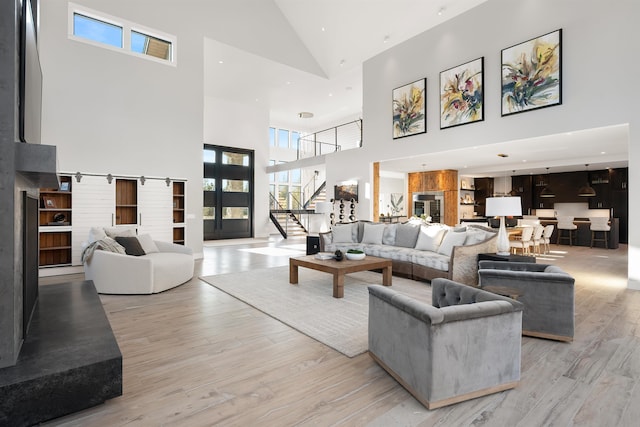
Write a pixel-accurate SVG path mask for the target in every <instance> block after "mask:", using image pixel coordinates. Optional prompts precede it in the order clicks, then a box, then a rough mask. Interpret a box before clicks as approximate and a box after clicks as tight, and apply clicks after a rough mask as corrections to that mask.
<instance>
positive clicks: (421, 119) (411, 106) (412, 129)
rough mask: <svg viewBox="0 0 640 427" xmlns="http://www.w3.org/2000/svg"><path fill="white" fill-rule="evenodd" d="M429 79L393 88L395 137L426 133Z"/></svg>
mask: <svg viewBox="0 0 640 427" xmlns="http://www.w3.org/2000/svg"><path fill="white" fill-rule="evenodd" d="M426 87H427V79H420V80H416V81H415V82H413V83H409V84H408V85H404V86H402V87H399V88H396V89H394V90H393V139H397V138H402V137H405V136H410V135H416V134H418V133H425V132H426V131H427V124H426V102H425V99H426Z"/></svg>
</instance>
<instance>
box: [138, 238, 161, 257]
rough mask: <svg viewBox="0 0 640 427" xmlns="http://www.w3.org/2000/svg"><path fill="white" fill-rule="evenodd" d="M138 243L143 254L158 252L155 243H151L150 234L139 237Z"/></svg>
mask: <svg viewBox="0 0 640 427" xmlns="http://www.w3.org/2000/svg"><path fill="white" fill-rule="evenodd" d="M138 242H140V246H142V250H143V251H144V253H145V254H153V253H156V252H160V250H159V249H158V246H157V245H156V242H154V241H153V239H152V238H151V235H150V234H141V235H139V236H138Z"/></svg>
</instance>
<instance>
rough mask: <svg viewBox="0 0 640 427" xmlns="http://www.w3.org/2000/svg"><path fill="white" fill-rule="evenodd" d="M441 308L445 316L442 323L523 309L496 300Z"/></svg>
mask: <svg viewBox="0 0 640 427" xmlns="http://www.w3.org/2000/svg"><path fill="white" fill-rule="evenodd" d="M439 310H440V311H441V312H442V314H443V316H444V318H443V319H442V323H447V322H458V321H461V320H471V319H477V318H480V317H487V316H496V315H498V314H504V313H511V312H514V311H522V308H519V309H516V308H515V306H514V305H513V304H512V303H510V302H507V301H502V300H494V301H482V302H476V303H473V304H460V305H449V306H447V307H442V308H440V309H439Z"/></svg>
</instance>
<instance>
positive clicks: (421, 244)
mask: <svg viewBox="0 0 640 427" xmlns="http://www.w3.org/2000/svg"><path fill="white" fill-rule="evenodd" d="M446 231H447V230H446V229H445V228H443V227H440V226H437V225H423V226H421V227H420V232H419V233H418V240H417V241H416V249H418V250H421V251H432V252H436V251H437V250H438V247H439V246H440V243H441V242H442V238H443V237H444V235H445V233H446Z"/></svg>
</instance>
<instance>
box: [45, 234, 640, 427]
mask: <svg viewBox="0 0 640 427" xmlns="http://www.w3.org/2000/svg"><path fill="white" fill-rule="evenodd" d="M265 248H271V249H265ZM552 250H553V251H554V252H553V254H552V256H549V257H543V258H544V259H540V260H538V262H549V263H553V264H556V265H559V266H561V267H563V268H564V269H565V270H566V271H568V272H570V273H571V274H573V275H574V277H576V334H575V341H574V342H573V343H561V342H555V341H548V340H542V339H535V338H528V337H523V344H522V378H521V383H520V385H519V386H518V387H517V388H515V389H513V390H510V391H506V392H502V393H498V394H494V395H491V396H486V397H482V398H478V399H475V400H471V401H467V402H463V403H460V404H457V405H453V406H450V407H445V408H441V409H437V410H433V411H428V410H426V409H425V408H424V407H422V406H421V405H420V404H419V403H417V402H416V400H415V399H413V398H412V397H411V396H410V395H409V394H408V393H407V392H406V391H405V390H404V389H403V388H402V387H401V386H399V385H398V384H397V383H396V382H395V381H394V380H393V379H392V378H391V377H390V376H389V375H387V374H386V373H385V372H384V371H383V370H382V369H381V368H380V367H379V366H378V365H377V364H376V363H375V362H374V361H373V360H372V359H371V358H370V357H369V355H368V354H363V355H360V356H358V357H355V358H352V359H349V358H347V357H346V356H343V355H342V354H340V353H338V352H336V351H334V350H332V349H330V348H328V347H326V346H324V345H323V344H320V343H318V342H316V341H314V340H313V339H311V338H309V337H307V336H305V335H302V334H300V333H298V332H297V331H295V330H293V329H291V328H289V327H287V326H285V325H283V324H281V323H280V322H278V321H277V320H274V319H272V318H271V317H269V316H267V315H265V314H263V313H261V312H259V311H257V310H255V309H253V308H252V307H250V306H247V305H246V304H244V303H242V302H240V301H238V300H236V299H234V298H233V297H231V296H229V295H227V294H225V293H223V292H221V291H219V290H217V289H216V288H214V287H212V286H209V285H207V284H206V283H204V282H202V281H200V280H198V279H197V277H198V276H199V275H210V274H220V273H229V272H236V271H244V270H248V269H252V268H263V267H269V266H279V265H286V264H287V262H288V258H289V256H290V255H292V254H294V255H295V254H297V253H300V254H302V252H303V251H304V242H302V241H300V242H287V241H279V242H278V241H269V242H262V243H253V244H243V245H233V246H219V245H214V246H207V247H205V248H204V253H205V258H204V259H203V260H201V261H198V262H197V263H196V278H194V279H193V280H191V281H190V282H189V283H187V284H185V285H183V286H180V287H178V288H176V289H173V290H170V291H167V292H164V293H162V294H159V295H149V296H108V295H103V296H101V298H102V302H103V304H104V307H105V310H106V312H107V315H108V317H109V320H110V322H111V325H112V327H113V330H114V332H115V335H116V338H117V340H118V344H119V345H120V349H121V351H122V354H123V365H124V366H123V370H124V394H123V396H121V397H119V398H116V399H112V400H110V401H108V402H107V403H105V404H103V405H100V406H97V407H95V408H92V409H89V410H86V411H83V412H79V413H76V414H72V415H70V416H67V417H64V418H60V419H57V420H54V421H52V422H50V423H48V425H64V426H67V425H69V426H72V425H73V426H124V425H127V426H128V425H132V426H156V425H172V426H208V425H224V426H256V425H261V426H292V425H319V426H330V425H340V426H362V425H370V426H433V425H439V426H471V425H473V426H548V425H558V426H572V425H576V426H598V427H600V426H637V425H640V424H639V423H640V421H639V420H640V405H639V404H638V402H640V381H639V380H640V292H638V291H630V290H627V289H626V288H625V287H626V283H627V280H626V275H627V249H626V246H622V247H621V248H620V249H617V250H606V249H595V248H594V249H590V248H577V247H571V248H569V247H568V246H555V245H552ZM82 278H83V277H82V275H74V276H58V277H56V278H46V279H41V282H42V283H43V284H48V283H56V282H60V281H69V280H82Z"/></svg>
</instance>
